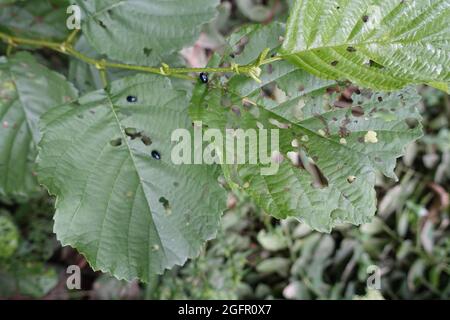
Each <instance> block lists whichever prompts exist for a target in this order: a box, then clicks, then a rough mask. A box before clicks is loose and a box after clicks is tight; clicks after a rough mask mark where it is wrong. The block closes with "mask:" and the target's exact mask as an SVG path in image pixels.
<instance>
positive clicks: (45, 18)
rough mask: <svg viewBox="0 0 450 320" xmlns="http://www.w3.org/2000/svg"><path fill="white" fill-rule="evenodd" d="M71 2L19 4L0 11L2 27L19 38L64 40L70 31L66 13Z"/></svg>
mask: <svg viewBox="0 0 450 320" xmlns="http://www.w3.org/2000/svg"><path fill="white" fill-rule="evenodd" d="M68 6H69V1H67V0H50V1H26V2H17V3H16V4H15V5H13V6H6V7H4V8H1V10H0V27H5V28H7V29H8V30H9V31H10V32H12V33H13V34H14V35H17V36H23V37H37V38H45V39H48V38H52V39H55V40H63V39H64V38H65V37H66V36H67V35H68V34H69V31H70V30H68V29H67V26H66V21H67V18H68V17H69V16H68V15H67V13H66V10H67V7H68Z"/></svg>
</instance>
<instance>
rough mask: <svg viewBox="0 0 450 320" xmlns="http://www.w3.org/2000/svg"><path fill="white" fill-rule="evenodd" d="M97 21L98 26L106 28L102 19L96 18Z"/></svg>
mask: <svg viewBox="0 0 450 320" xmlns="http://www.w3.org/2000/svg"><path fill="white" fill-rule="evenodd" d="M97 23H98V24H99V26H100V27H102V28H103V29H108V28H107V27H106V24H105V23H104V22H103V21H102V20H97Z"/></svg>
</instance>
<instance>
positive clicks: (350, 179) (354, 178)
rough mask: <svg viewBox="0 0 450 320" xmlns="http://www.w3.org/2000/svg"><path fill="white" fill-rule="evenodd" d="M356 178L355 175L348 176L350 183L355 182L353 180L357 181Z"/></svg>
mask: <svg viewBox="0 0 450 320" xmlns="http://www.w3.org/2000/svg"><path fill="white" fill-rule="evenodd" d="M355 180H356V177H355V176H348V177H347V182H348V183H353V182H355Z"/></svg>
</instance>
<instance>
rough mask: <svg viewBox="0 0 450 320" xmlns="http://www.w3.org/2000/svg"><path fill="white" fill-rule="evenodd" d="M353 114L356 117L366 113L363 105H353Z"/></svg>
mask: <svg viewBox="0 0 450 320" xmlns="http://www.w3.org/2000/svg"><path fill="white" fill-rule="evenodd" d="M352 115H353V116H354V117H362V116H363V115H364V109H363V108H362V107H361V106H356V107H352Z"/></svg>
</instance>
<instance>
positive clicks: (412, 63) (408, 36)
mask: <svg viewBox="0 0 450 320" xmlns="http://www.w3.org/2000/svg"><path fill="white" fill-rule="evenodd" d="M449 20H450V1H448V0H433V1H429V0H414V1H392V0H322V1H317V0H297V1H296V2H295V6H294V8H293V9H292V10H291V15H290V18H289V21H288V24H287V28H286V29H287V32H286V36H285V41H284V43H283V46H282V50H281V53H282V55H284V56H285V58H286V59H287V60H289V61H290V62H291V63H293V64H295V65H297V66H298V67H300V68H302V69H304V70H307V71H308V72H310V73H312V74H314V75H316V76H318V77H322V78H326V79H335V80H350V81H352V82H354V83H356V84H358V85H361V86H365V87H370V88H374V89H377V90H395V89H400V88H403V87H405V86H406V85H408V84H419V83H430V84H432V85H433V86H435V87H439V88H441V89H443V88H447V89H448V83H449V81H450V47H449V42H450V24H449V23H448V22H449Z"/></svg>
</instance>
